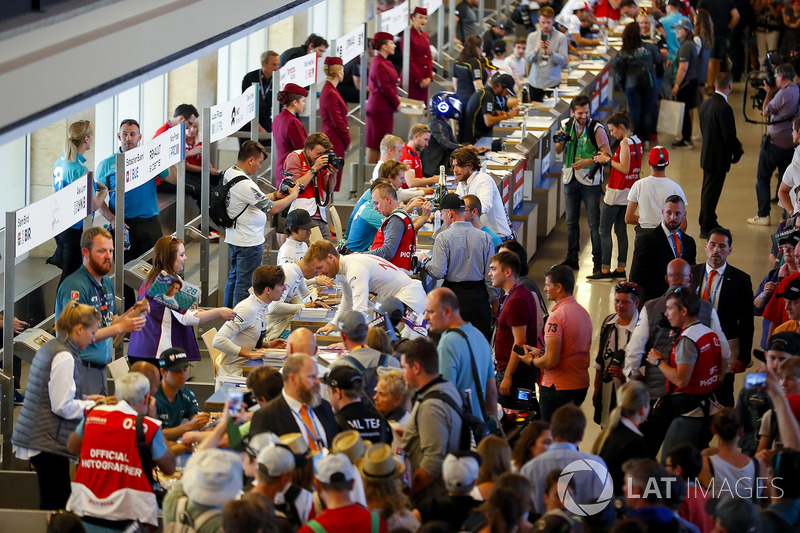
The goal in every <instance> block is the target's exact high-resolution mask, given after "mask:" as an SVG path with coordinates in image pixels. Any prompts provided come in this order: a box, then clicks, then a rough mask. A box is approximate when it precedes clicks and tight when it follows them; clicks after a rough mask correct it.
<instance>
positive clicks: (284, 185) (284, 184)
mask: <svg viewBox="0 0 800 533" xmlns="http://www.w3.org/2000/svg"><path fill="white" fill-rule="evenodd" d="M295 185H297V183H295V181H294V180H293V179H292V178H283V180H282V181H281V185H280V187H278V192H279V193H281V194H282V195H284V196H289V194H290V191H289V189H291V188H293V187H294V186H295ZM303 189H305V187H303V186H302V185H301V186H300V192H303Z"/></svg>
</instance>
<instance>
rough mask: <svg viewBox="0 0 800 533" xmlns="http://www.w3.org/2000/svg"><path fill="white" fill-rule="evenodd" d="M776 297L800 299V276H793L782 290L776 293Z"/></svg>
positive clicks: (791, 300)
mask: <svg viewBox="0 0 800 533" xmlns="http://www.w3.org/2000/svg"><path fill="white" fill-rule="evenodd" d="M778 298H783V299H784V300H789V301H790V302H793V301H794V300H800V278H795V279H793V280H792V281H790V282H789V284H788V285H787V286H786V288H785V289H784V290H783V292H782V293H780V294H779V295H778Z"/></svg>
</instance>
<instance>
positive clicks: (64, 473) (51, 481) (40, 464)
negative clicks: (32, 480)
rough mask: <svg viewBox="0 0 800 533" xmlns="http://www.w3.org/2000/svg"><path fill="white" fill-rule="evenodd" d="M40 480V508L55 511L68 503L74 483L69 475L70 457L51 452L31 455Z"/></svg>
mask: <svg viewBox="0 0 800 533" xmlns="http://www.w3.org/2000/svg"><path fill="white" fill-rule="evenodd" d="M31 464H32V465H33V468H34V470H36V478H37V480H38V482H39V509H41V510H43V511H55V510H56V509H63V508H64V507H66V505H67V500H68V499H69V495H70V494H71V493H72V485H71V483H70V475H69V459H68V458H67V457H63V456H61V455H56V454H54V453H49V452H41V453H38V454H37V455H34V456H33V457H31Z"/></svg>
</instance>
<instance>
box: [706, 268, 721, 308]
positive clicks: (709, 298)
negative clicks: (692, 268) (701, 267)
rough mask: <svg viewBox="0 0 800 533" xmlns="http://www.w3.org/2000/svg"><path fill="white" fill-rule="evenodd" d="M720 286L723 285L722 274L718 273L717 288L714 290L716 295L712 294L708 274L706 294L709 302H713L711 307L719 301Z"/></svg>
mask: <svg viewBox="0 0 800 533" xmlns="http://www.w3.org/2000/svg"><path fill="white" fill-rule="evenodd" d="M720 285H722V274H720V273H719V272H717V280H716V287H715V288H714V293H713V294H712V293H711V286H710V285H709V284H708V274H706V294H708V300H709V301H710V302H711V305H714V302H716V301H717V293H718V292H719V287H720ZM715 307H716V306H715Z"/></svg>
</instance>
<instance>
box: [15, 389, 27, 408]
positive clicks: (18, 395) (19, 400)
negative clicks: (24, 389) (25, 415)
mask: <svg viewBox="0 0 800 533" xmlns="http://www.w3.org/2000/svg"><path fill="white" fill-rule="evenodd" d="M24 401H25V396H23V395H22V393H21V392H20V391H18V390H15V391H14V405H22V402H24Z"/></svg>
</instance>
